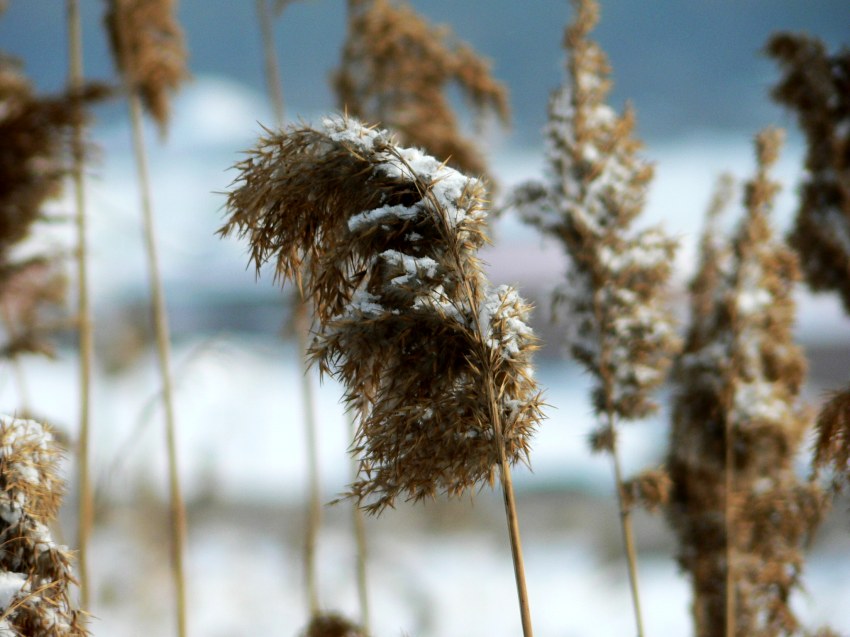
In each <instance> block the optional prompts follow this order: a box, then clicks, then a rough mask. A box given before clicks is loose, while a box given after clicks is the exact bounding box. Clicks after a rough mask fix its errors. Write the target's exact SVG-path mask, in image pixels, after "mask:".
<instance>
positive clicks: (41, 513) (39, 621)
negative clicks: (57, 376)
mask: <svg viewBox="0 0 850 637" xmlns="http://www.w3.org/2000/svg"><path fill="white" fill-rule="evenodd" d="M58 460H59V451H58V450H57V447H56V446H55V444H54V443H53V438H52V436H51V434H50V431H49V430H48V429H47V428H46V427H45V426H43V425H41V424H39V423H37V422H35V421H32V420H19V419H16V418H12V417H10V416H0V543H2V546H3V551H2V553H0V632H3V633H4V634H15V635H32V636H33V637H61V636H66V635H67V636H77V637H83V636H84V635H87V634H88V632H87V631H86V629H85V627H84V625H83V619H84V617H83V614H82V613H81V612H80V611H78V610H76V609H74V608H73V607H72V606H71V602H70V599H69V596H70V589H71V587H72V586H73V585H74V584H75V583H76V582H75V580H74V577H73V575H72V571H71V556H70V554H69V553H68V551H67V550H66V549H65V547H62V546H59V545H57V544H56V543H54V542H53V540H52V539H51V537H50V532H49V531H48V528H47V524H48V522H50V521H51V520H52V519H54V518H55V517H56V514H57V511H58V509H59V504H60V501H61V498H62V494H63V490H64V484H63V482H62V480H61V478H60V477H59V476H58V472H57V466H56V465H57V463H58Z"/></svg>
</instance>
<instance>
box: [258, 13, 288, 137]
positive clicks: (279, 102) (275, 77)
mask: <svg viewBox="0 0 850 637" xmlns="http://www.w3.org/2000/svg"><path fill="white" fill-rule="evenodd" d="M256 4H257V19H258V20H259V22H260V35H261V37H262V41H263V57H264V60H265V76H266V89H267V90H268V92H269V99H270V100H271V103H272V108H273V109H274V115H275V119H276V120H277V123H278V125H279V126H280V125H283V121H284V119H285V114H286V113H285V110H284V106H283V104H284V102H283V84H282V83H281V81H280V65H279V64H278V61H277V54H276V53H275V46H274V32H273V31H272V17H271V12H270V11H269V5H268V0H256Z"/></svg>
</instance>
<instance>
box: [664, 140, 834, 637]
mask: <svg viewBox="0 0 850 637" xmlns="http://www.w3.org/2000/svg"><path fill="white" fill-rule="evenodd" d="M780 145H781V135H780V132H779V131H777V130H774V129H767V130H765V131H764V132H762V133H761V134H760V135H759V136H758V137H757V139H756V154H757V160H758V172H757V174H756V176H755V178H754V179H753V180H752V181H750V182H748V183H747V184H746V193H745V197H744V204H745V207H746V214H745V216H744V218H743V219H742V221H741V222H740V224H739V226H738V228H737V230H736V231H735V233H734V236H733V237H732V238H731V240H729V239H726V238H723V237H721V236H719V233H718V230H717V225H718V223H717V215H718V212H719V210H720V209H721V208H722V207H723V206H724V205H725V203H724V202H725V201H728V198H729V194H728V192H725V193H722V194H721V195H720V196H719V197H718V199H717V200H716V201H715V204H714V205H713V206H712V210H713V212H712V213H711V214H710V215H709V221H708V224H707V227H706V231H705V234H704V235H703V239H702V248H701V262H700V267H699V271H698V273H697V275H696V278H695V279H694V282H693V284H692V287H691V292H692V297H691V307H692V320H691V324H690V327H689V329H688V335H687V343H686V346H685V350H684V352H683V353H682V355H681V356H680V357H679V359H678V360H677V363H676V370H675V378H676V383H677V391H676V396H675V400H674V414H673V428H672V432H671V440H670V450H669V455H668V460H667V467H668V471H669V473H670V476H671V478H672V481H673V489H672V495H671V501H670V503H669V505H668V514H669V520H670V522H671V525H672V526H673V528H674V530H675V532H676V534H677V536H678V540H679V563H680V564H681V566H682V568H683V569H684V570H685V571H686V572H687V573H688V574H689V575H690V578H691V583H692V588H693V596H694V601H693V611H694V619H695V623H696V635H697V637H721V636H724V635H729V629H730V628H731V629H732V632H733V633H734V635H740V636H742V637H743V636H746V637H753V636H756V637H759V636H765V637H767V636H774V635H791V634H797V632H796V631H798V630H799V629H800V626H799V622H798V620H797V618H796V616H795V615H794V612H793V611H792V609H791V607H790V604H789V598H790V595H791V592H792V591H793V589H794V588H795V587H797V586H798V585H799V582H800V573H801V570H802V567H803V555H802V553H801V549H802V547H803V546H804V545H805V543H806V541H807V539H808V538H809V537H810V535H811V533H812V532H813V530H814V528H815V526H816V525H817V524H818V522H819V520H820V518H821V516H822V514H823V512H824V498H823V495H822V493H821V492H820V490H819V489H818V488H817V487H816V486H815V485H814V484H813V483H804V482H801V481H800V480H799V479H798V477H797V476H796V474H795V472H794V467H793V461H794V457H795V455H796V454H797V452H798V451H799V449H800V444H801V442H802V440H803V438H804V435H805V433H806V431H807V430H808V428H809V426H810V424H811V418H810V412H809V410H808V409H807V408H806V406H805V405H804V404H803V403H802V401H801V399H800V397H799V392H800V389H801V386H802V383H803V380H804V377H805V359H804V357H803V354H802V352H801V350H800V348H799V347H798V346H797V345H796V344H795V343H794V342H793V338H792V331H793V323H794V314H795V304H794V300H793V297H792V293H793V289H794V284H795V282H796V281H797V279H798V278H799V269H798V265H797V259H796V256H795V254H794V253H793V252H792V251H791V250H790V249H789V248H788V247H787V246H786V245H785V244H784V243H783V242H782V241H781V240H780V239H778V238H776V237H775V235H774V233H773V231H772V229H771V226H770V220H769V213H770V210H771V208H772V206H773V200H774V197H775V194H776V192H777V190H778V184H776V183H774V182H773V181H771V180H770V178H769V175H768V171H769V170H770V168H771V167H772V165H773V164H774V163H775V161H776V158H777V156H778V152H779V147H780ZM725 188H726V189H727V191H728V185H727V186H725ZM730 560H731V561H730ZM730 583H731V586H732V591H730V592H733V595H732V596H729V597H727V585H728V584H730ZM727 613H731V620H730V622H729V623H727Z"/></svg>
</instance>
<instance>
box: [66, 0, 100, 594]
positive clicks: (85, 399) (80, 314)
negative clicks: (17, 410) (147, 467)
mask: <svg viewBox="0 0 850 637" xmlns="http://www.w3.org/2000/svg"><path fill="white" fill-rule="evenodd" d="M67 19H68V57H69V61H70V67H69V80H70V81H69V83H70V87H71V90H72V91H75V92H76V91H80V90H81V89H82V87H83V31H82V20H81V19H80V3H79V0H68V2H67ZM71 153H72V157H73V167H72V174H73V180H74V204H75V206H76V222H77V223H76V226H77V228H76V229H77V252H76V258H77V303H78V307H77V329H78V333H79V348H80V351H79V365H80V372H79V373H80V425H79V430H78V433H77V488H78V490H79V504H78V507H79V509H78V514H77V515H78V521H77V522H78V530H77V550H78V552H79V558H78V571H79V579H80V601H81V606H82V607H83V608H85V609H87V608H89V600H90V598H89V553H88V547H89V539H90V537H91V530H92V523H93V517H94V494H93V492H92V485H91V471H90V460H89V448H90V444H89V436H90V434H89V427H90V422H89V418H90V406H91V373H92V361H93V359H94V334H93V323H92V313H91V304H90V302H89V283H88V252H87V245H86V234H87V233H86V225H87V224H86V197H85V183H84V179H83V168H84V141H83V124H82V122H78V123H77V125H76V126H74V129H73V131H72V134H71Z"/></svg>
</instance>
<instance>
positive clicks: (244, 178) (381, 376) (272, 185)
mask: <svg viewBox="0 0 850 637" xmlns="http://www.w3.org/2000/svg"><path fill="white" fill-rule="evenodd" d="M238 168H239V170H240V175H239V176H238V178H237V180H236V183H237V187H236V188H234V190H233V191H232V192H231V193H230V196H229V198H228V208H229V210H230V213H231V216H230V219H229V221H228V223H227V225H226V226H225V227H224V228H223V229H222V232H223V233H224V234H227V233H230V232H238V233H239V234H240V235H243V236H247V238H248V240H249V243H250V246H251V252H252V259H253V261H254V263H255V264H256V266H257V267H258V268H259V267H260V266H261V265H262V264H263V263H265V262H267V261H274V262H275V265H276V273H277V275H278V276H279V277H282V278H286V279H295V280H296V281H298V283H299V285H302V286H303V289H304V291H305V294H306V296H307V297H308V298H310V299H311V300H312V301H313V303H314V304H315V308H316V314H317V318H318V326H317V336H316V339H315V342H314V344H313V346H312V351H311V354H312V357H313V359H314V360H315V361H316V362H317V363H318V364H319V365H320V367H321V369H322V370H323V371H324V372H332V373H333V374H334V375H335V376H337V377H338V378H339V379H340V380H342V381H343V383H344V384H345V388H346V394H345V399H346V402H347V404H348V406H349V408H351V409H352V410H354V413H355V414H360V413H363V414H364V415H363V417H362V418H361V420H360V422H359V427H358V432H357V436H356V440H355V443H354V452H355V453H356V455H357V456H358V458H359V466H360V478H359V479H358V480H356V481H355V482H354V484H353V485H352V486H351V494H352V495H353V496H355V497H356V498H357V499H358V500H359V501H360V502H361V504H363V505H364V506H366V507H367V509H368V510H369V511H371V512H380V511H381V510H382V509H383V508H384V507H386V506H388V505H392V503H393V501H394V500H395V498H396V497H398V496H400V495H401V496H404V497H406V498H407V499H413V500H419V499H422V498H426V497H432V496H434V495H435V494H437V493H438V492H441V491H445V492H447V493H448V494H450V495H459V494H461V493H462V492H463V491H465V490H466V489H469V488H471V487H473V486H475V485H476V484H478V483H480V482H481V481H482V480H486V481H489V482H491V483H492V481H493V480H494V476H495V472H496V470H497V464H498V463H499V458H500V451H501V452H503V453H504V456H505V457H506V458H507V459H508V460H509V461H510V462H511V463H515V462H517V461H518V460H521V459H525V458H526V456H527V454H528V443H529V436H530V435H531V434H532V432H533V430H534V428H535V426H536V424H537V422H538V421H539V419H540V417H541V415H540V402H539V392H538V389H537V385H536V382H535V381H534V379H533V377H532V368H531V361H530V358H531V352H532V351H533V350H534V349H535V340H534V337H533V335H532V333H531V330H530V329H529V328H528V326H527V325H526V318H527V315H528V309H529V308H528V306H527V305H526V304H525V303H524V302H523V301H522V299H520V298H519V296H518V295H517V293H516V292H515V291H514V290H513V289H511V288H508V287H499V288H496V289H490V287H489V284H488V282H487V280H486V279H485V276H484V274H483V272H482V269H481V263H480V261H479V260H478V259H477V257H476V253H477V251H478V249H479V248H480V247H481V246H482V244H484V243H485V241H486V235H485V216H486V215H485V208H484V205H485V204H484V200H483V196H484V190H483V187H482V185H481V183H480V182H479V181H478V180H475V179H471V178H469V177H466V176H464V175H462V174H460V173H458V172H456V171H455V170H453V169H451V168H448V167H446V166H445V165H444V164H441V163H440V162H438V161H437V160H435V159H434V158H432V157H429V156H427V155H425V154H424V153H422V152H421V151H419V150H416V149H405V148H400V147H398V146H396V144H395V141H394V140H393V139H392V138H391V137H390V135H389V134H388V133H387V132H386V131H383V130H377V129H372V128H367V127H365V126H363V125H362V124H361V123H359V122H358V121H356V120H354V119H350V118H338V117H335V118H328V119H325V120H324V122H323V125H322V128H321V130H314V129H312V128H307V127H302V128H290V129H289V130H287V131H285V132H281V133H269V135H268V136H266V137H264V138H262V139H261V140H260V142H259V144H258V145H257V147H256V148H255V149H254V150H252V151H251V152H250V153H249V156H248V158H247V159H246V160H245V161H243V162H241V163H240V164H238ZM302 271H303V273H304V274H303V277H302ZM491 394H492V395H491ZM491 405H495V413H493V408H491ZM361 409H365V411H363V412H361ZM499 441H500V442H501V444H502V449H501V450H499V449H498V442H499Z"/></svg>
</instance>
